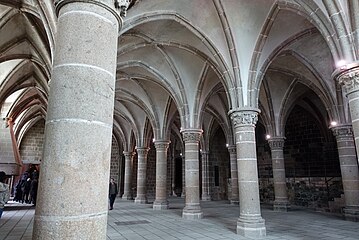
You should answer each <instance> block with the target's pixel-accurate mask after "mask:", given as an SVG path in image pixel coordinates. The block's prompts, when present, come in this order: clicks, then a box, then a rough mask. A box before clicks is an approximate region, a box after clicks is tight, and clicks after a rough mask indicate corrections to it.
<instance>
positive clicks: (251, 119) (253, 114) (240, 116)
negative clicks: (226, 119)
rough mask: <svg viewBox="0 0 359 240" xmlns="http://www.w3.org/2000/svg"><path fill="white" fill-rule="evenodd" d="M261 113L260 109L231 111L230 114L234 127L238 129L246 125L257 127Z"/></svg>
mask: <svg viewBox="0 0 359 240" xmlns="http://www.w3.org/2000/svg"><path fill="white" fill-rule="evenodd" d="M259 112H260V111H259V109H255V108H243V109H234V110H231V111H229V113H228V114H229V116H230V118H231V120H232V123H233V126H234V127H235V128H236V127H240V126H245V125H252V126H254V125H256V123H257V121H258V113H259Z"/></svg>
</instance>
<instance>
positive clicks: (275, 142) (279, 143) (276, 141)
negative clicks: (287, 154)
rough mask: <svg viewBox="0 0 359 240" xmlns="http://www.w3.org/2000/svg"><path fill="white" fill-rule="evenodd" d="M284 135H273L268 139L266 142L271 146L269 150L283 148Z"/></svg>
mask: <svg viewBox="0 0 359 240" xmlns="http://www.w3.org/2000/svg"><path fill="white" fill-rule="evenodd" d="M284 142H285V138H284V137H273V138H271V139H268V144H269V146H270V148H271V150H274V149H283V148H284Z"/></svg>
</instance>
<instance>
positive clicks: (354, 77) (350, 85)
mask: <svg viewBox="0 0 359 240" xmlns="http://www.w3.org/2000/svg"><path fill="white" fill-rule="evenodd" d="M335 78H336V79H337V81H338V83H339V84H340V85H342V86H343V88H344V91H345V92H346V93H347V94H350V93H353V92H356V91H358V90H359V63H357V62H355V63H352V64H348V65H347V66H344V67H342V68H341V69H338V70H336V76H335Z"/></svg>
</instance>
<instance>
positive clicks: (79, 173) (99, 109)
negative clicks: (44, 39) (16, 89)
mask: <svg viewBox="0 0 359 240" xmlns="http://www.w3.org/2000/svg"><path fill="white" fill-rule="evenodd" d="M106 2H108V1H101V0H99V1H89V2H85V1H79V2H77V1H75V0H63V1H61V0H60V1H58V5H57V10H58V12H59V15H58V29H57V38H56V52H55V54H54V65H53V73H52V80H51V82H50V94H49V104H48V108H47V109H48V111H47V119H46V128H45V143H44V152H43V161H42V164H41V174H40V181H39V190H38V193H39V195H38V199H37V200H38V201H37V204H36V212H35V218H34V230H33V239H46V240H51V239H67V240H71V239H106V229H107V210H108V186H109V184H108V182H109V173H110V159H111V155H110V154H111V142H112V124H113V123H112V122H113V120H112V119H113V109H114V88H115V72H116V56H117V39H118V30H119V24H120V23H121V22H119V20H120V19H119V17H118V16H117V13H116V12H115V11H113V10H112V9H111V7H110V6H108V5H106V4H105V3H106ZM120 21H121V20H120ZM94 202H95V203H96V204H94Z"/></svg>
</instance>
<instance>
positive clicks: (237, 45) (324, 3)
mask: <svg viewBox="0 0 359 240" xmlns="http://www.w3.org/2000/svg"><path fill="white" fill-rule="evenodd" d="M0 117H1V118H0V171H4V172H5V173H6V175H7V180H6V182H7V183H8V184H9V185H10V188H11V189H10V191H11V194H12V197H15V193H16V185H17V184H18V182H19V181H21V179H22V176H24V174H25V175H26V174H29V175H26V176H29V178H32V179H33V178H36V179H37V177H38V178H39V181H38V190H37V196H36V194H35V198H36V199H35V200H36V210H35V215H34V220H33V233H32V238H33V239H46V240H50V239H105V238H106V231H107V221H108V197H109V180H110V178H114V180H115V182H116V184H117V187H118V196H117V198H121V201H126V203H129V204H133V206H136V204H137V206H139V207H142V206H144V205H145V204H147V205H148V204H151V208H153V213H152V214H153V215H156V214H159V213H161V212H163V211H168V209H169V208H170V207H171V202H170V201H169V199H170V198H171V199H173V198H176V200H178V201H183V203H184V204H183V208H182V209H181V218H182V219H183V220H187V221H193V220H196V221H198V222H201V221H204V220H205V219H206V214H205V213H206V209H205V206H208V205H207V203H211V204H212V203H213V204H215V202H216V201H218V202H221V203H223V201H226V203H227V204H228V205H231V206H233V205H235V206H236V209H237V210H238V214H237V215H238V218H237V220H236V222H233V226H235V229H236V230H235V232H236V234H238V237H241V236H244V237H248V238H264V237H266V235H268V236H269V235H270V234H268V233H269V231H268V229H267V227H266V226H267V224H268V222H267V221H266V219H265V217H263V216H262V213H261V207H262V208H263V207H265V208H269V209H270V210H271V211H272V212H273V213H278V212H280V213H281V214H283V212H284V213H288V214H289V213H290V212H291V211H294V209H295V211H313V212H314V211H316V212H322V213H323V212H325V213H326V214H330V215H333V216H339V217H340V218H341V219H342V221H343V222H344V223H345V222H346V221H355V222H356V221H359V173H358V156H357V152H358V151H359V2H358V1H357V0H335V1H334V0H255V1H253V0H55V1H53V0H0ZM204 203H206V204H204ZM115 206H116V205H115ZM4 211H5V213H6V211H7V208H6V206H5V209H4ZM318 214H319V213H318ZM1 220H3V219H1Z"/></svg>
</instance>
